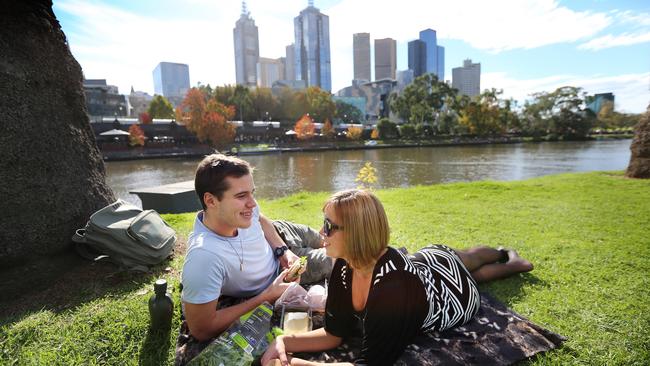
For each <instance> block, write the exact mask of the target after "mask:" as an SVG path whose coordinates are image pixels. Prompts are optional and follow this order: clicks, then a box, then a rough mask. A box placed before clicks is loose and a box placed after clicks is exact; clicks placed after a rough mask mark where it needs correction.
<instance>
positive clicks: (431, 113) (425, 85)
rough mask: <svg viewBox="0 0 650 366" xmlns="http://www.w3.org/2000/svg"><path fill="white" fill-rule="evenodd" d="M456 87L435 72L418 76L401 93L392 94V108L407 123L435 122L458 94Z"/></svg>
mask: <svg viewBox="0 0 650 366" xmlns="http://www.w3.org/2000/svg"><path fill="white" fill-rule="evenodd" d="M456 93H457V92H456V89H453V88H452V87H450V86H449V85H447V83H445V82H442V81H439V80H438V77H437V76H436V75H434V74H424V75H422V76H418V77H417V78H415V80H414V81H413V82H412V83H411V84H409V85H408V86H407V87H406V88H404V90H403V91H402V93H401V94H399V95H398V94H392V95H391V98H390V103H391V108H392V109H393V110H395V111H396V112H397V114H398V115H399V116H400V118H402V119H403V120H404V121H406V122H407V123H413V124H417V123H431V124H433V123H435V122H436V121H437V117H438V114H439V113H440V111H441V110H442V109H443V106H444V105H445V104H446V103H448V102H449V101H451V100H452V99H453V98H454V97H455V96H456Z"/></svg>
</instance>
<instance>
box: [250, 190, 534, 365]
mask: <svg viewBox="0 0 650 366" xmlns="http://www.w3.org/2000/svg"><path fill="white" fill-rule="evenodd" d="M323 212H324V215H325V220H324V223H323V227H322V229H321V231H320V233H321V235H322V237H323V238H324V239H323V240H324V242H323V246H324V247H325V248H326V251H327V255H329V256H331V257H333V258H337V259H336V262H335V264H334V269H333V270H332V274H331V276H330V282H329V288H328V298H327V304H326V314H325V327H324V328H321V329H317V330H313V331H311V332H309V333H304V334H299V335H292V336H280V337H278V338H277V339H276V340H275V341H274V342H273V343H272V344H271V345H270V346H269V349H267V351H266V353H265V354H264V356H263V358H262V364H263V365H266V364H267V362H268V361H270V360H272V359H280V361H281V363H282V365H289V364H291V365H314V364H315V363H313V362H308V361H305V360H300V359H298V358H291V357H290V356H287V353H288V352H315V351H323V350H327V349H331V348H335V347H337V346H338V345H339V344H340V343H341V341H342V339H343V338H345V337H348V336H351V335H358V336H360V337H361V340H362V343H361V350H360V358H359V359H358V360H356V361H355V364H368V365H392V364H393V363H394V362H395V361H396V360H397V359H398V358H399V356H400V355H401V354H402V353H403V351H404V349H405V348H406V346H407V345H408V344H409V343H410V342H411V341H412V340H413V338H414V337H415V336H416V335H418V334H419V333H422V332H428V331H436V330H445V329H448V328H452V327H455V326H459V325H462V324H464V323H466V322H467V321H469V320H470V319H471V318H472V317H473V316H474V315H475V314H476V312H477V311H478V308H479V304H480V298H479V292H478V289H477V285H476V282H477V281H478V282H484V281H489V280H493V279H497V278H502V277H505V276H509V275H511V274H514V273H519V272H525V271H530V270H532V268H533V266H532V265H531V264H530V262H528V261H526V260H524V259H522V258H520V257H519V256H518V255H517V253H516V252H515V251H507V252H506V251H504V250H497V249H491V248H487V247H479V248H474V249H470V250H467V251H460V250H453V249H451V248H448V247H446V246H444V245H433V246H430V247H427V248H423V249H421V250H419V251H417V252H416V253H415V254H413V255H404V254H402V253H401V252H400V251H398V250H396V249H394V248H390V247H388V242H389V227H388V219H387V217H386V213H385V211H384V208H383V206H382V204H381V202H379V200H378V199H377V197H376V196H375V195H373V194H372V193H370V192H366V191H360V190H348V191H343V192H339V193H336V194H334V195H333V196H332V197H331V198H330V199H329V200H328V201H327V202H326V203H325V206H324V208H323ZM499 262H501V263H499Z"/></svg>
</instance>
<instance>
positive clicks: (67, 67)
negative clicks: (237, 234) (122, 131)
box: [0, 0, 115, 280]
mask: <svg viewBox="0 0 650 366" xmlns="http://www.w3.org/2000/svg"><path fill="white" fill-rule="evenodd" d="M0 5H1V7H2V8H1V9H0V50H1V51H0V111H1V117H0V123H1V125H2V130H1V131H0V156H1V159H0V198H1V199H0V212H2V220H0V266H2V267H4V268H5V269H6V268H7V267H8V266H9V267H16V266H19V265H20V266H25V267H26V265H27V264H28V262H31V263H33V262H34V261H38V260H39V259H41V260H44V261H47V260H49V259H48V258H49V257H50V256H51V255H52V254H55V253H59V252H62V251H64V250H66V249H69V248H70V247H71V239H70V238H71V237H72V235H73V233H74V231H75V230H76V229H78V228H81V227H83V226H84V225H85V223H86V221H87V220H88V218H89V217H90V215H91V214H92V213H93V212H94V211H96V210H97V209H99V208H101V207H103V206H105V205H107V204H109V203H111V202H113V201H114V199H115V197H114V195H113V192H112V191H111V190H110V188H108V186H107V185H106V182H105V168H104V163H103V161H102V157H101V154H100V153H99V150H98V149H97V145H96V143H95V138H94V135H93V132H92V130H91V128H90V123H89V119H88V115H87V113H86V106H85V97H84V93H83V87H82V82H83V79H82V72H81V67H80V66H79V64H78V63H77V62H76V61H75V59H74V58H73V57H72V54H71V53H70V49H69V48H68V44H67V40H66V38H65V35H64V34H63V32H62V31H61V27H60V25H59V22H58V21H57V20H56V17H55V16H54V13H53V12H52V1H48V0H41V1H37V0H21V1H2V2H1V4H0ZM31 263H30V265H31ZM12 280H14V279H12Z"/></svg>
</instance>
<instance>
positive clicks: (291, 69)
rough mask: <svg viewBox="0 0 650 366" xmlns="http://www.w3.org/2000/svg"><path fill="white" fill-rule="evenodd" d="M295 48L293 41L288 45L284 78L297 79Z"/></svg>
mask: <svg viewBox="0 0 650 366" xmlns="http://www.w3.org/2000/svg"><path fill="white" fill-rule="evenodd" d="M295 48H296V47H295V46H294V45H293V43H292V44H290V45H288V46H287V47H286V53H287V56H286V59H285V60H284V80H296V55H295Z"/></svg>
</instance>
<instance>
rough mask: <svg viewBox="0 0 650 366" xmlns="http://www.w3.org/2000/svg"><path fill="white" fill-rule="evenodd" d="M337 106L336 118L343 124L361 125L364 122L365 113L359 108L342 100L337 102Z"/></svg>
mask: <svg viewBox="0 0 650 366" xmlns="http://www.w3.org/2000/svg"><path fill="white" fill-rule="evenodd" d="M335 104H336V118H337V119H338V120H340V121H341V122H343V123H360V122H361V121H363V113H362V112H361V111H360V110H359V108H357V107H355V106H353V105H352V104H350V103H346V102H344V101H342V100H337V101H336V102H335Z"/></svg>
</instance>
